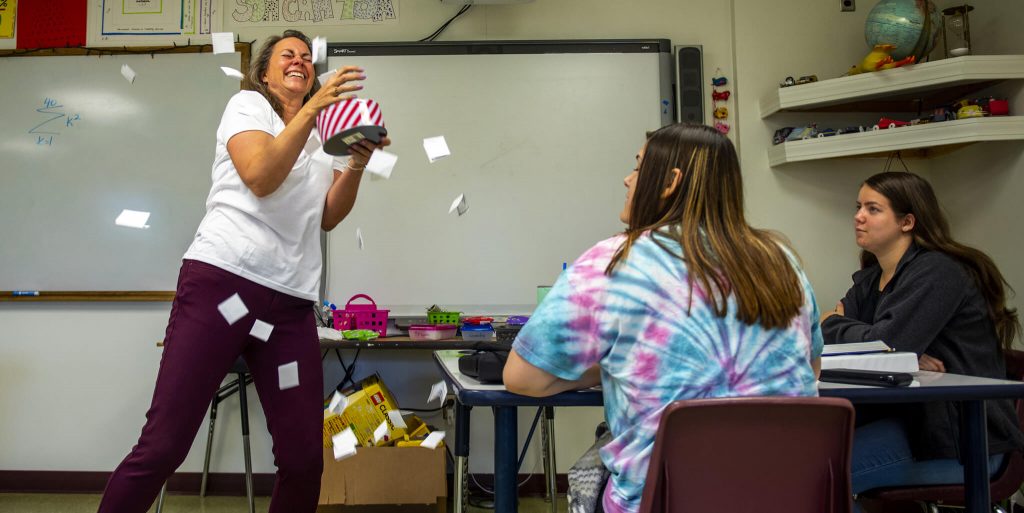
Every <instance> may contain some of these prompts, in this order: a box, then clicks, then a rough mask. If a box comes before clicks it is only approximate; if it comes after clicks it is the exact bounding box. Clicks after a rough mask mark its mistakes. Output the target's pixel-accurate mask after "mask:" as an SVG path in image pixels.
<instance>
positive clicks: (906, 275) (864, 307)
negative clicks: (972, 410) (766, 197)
mask: <svg viewBox="0 0 1024 513" xmlns="http://www.w3.org/2000/svg"><path fill="white" fill-rule="evenodd" d="M854 229H855V233H856V240H857V245H858V246H860V247H861V249H862V250H863V251H862V252H861V270H860V271H857V272H856V273H854V275H853V287H851V288H850V290H849V291H848V292H847V293H846V297H844V298H843V299H842V301H840V302H839V303H838V304H837V305H836V308H835V310H833V311H831V312H826V313H825V314H824V315H823V316H822V322H821V328H822V333H823V335H824V338H825V343H826V344H828V343H843V342H861V341H867V340H882V341H885V342H886V343H887V344H888V345H890V346H891V347H893V348H895V349H896V350H898V351H912V352H914V353H917V355H918V361H919V363H920V367H921V370H928V371H936V372H950V373H955V374H964V375H968V376H978V377H986V378H997V379H1006V367H1005V364H1004V362H1003V354H1002V352H1003V350H1004V349H1009V347H1010V345H1011V344H1012V342H1013V339H1014V337H1015V336H1016V335H1017V333H1018V332H1019V331H1020V323H1019V321H1018V319H1017V312H1016V309H1010V308H1007V307H1006V290H1007V289H1009V285H1008V284H1007V283H1006V281H1005V280H1004V279H1003V276H1002V274H1000V272H999V269H998V268H996V266H995V264H994V263H993V262H992V259H991V258H989V257H988V256H987V255H985V254H984V253H982V252H981V251H978V250H976V249H974V248H971V247H968V246H965V245H963V244H960V243H958V242H956V241H954V240H953V239H952V238H951V237H950V235H949V224H948V222H947V221H946V218H945V216H944V215H943V214H942V212H941V210H940V209H939V204H938V200H937V199H936V197H935V193H934V191H933V190H932V188H931V185H929V184H928V182H926V181H925V180H924V179H923V178H921V177H919V176H917V175H914V174H912V173H880V174H877V175H875V176H872V177H871V178H868V179H867V180H866V181H865V182H864V184H863V186H861V188H860V193H859V194H858V195H857V213H856V215H854ZM987 410H988V438H989V454H991V455H992V457H991V458H990V459H989V469H990V472H992V473H995V471H996V470H998V469H999V467H1000V465H1001V463H1002V460H1003V453H1006V452H1008V451H1011V450H1013V449H1016V448H1020V447H1022V446H1024V436H1022V435H1021V431H1020V428H1019V426H1018V424H1017V420H1016V414H1015V412H1014V409H1013V404H1012V403H1011V401H1009V400H1000V401H989V402H988V408H987ZM959 419H960V416H959V410H958V406H957V405H956V404H955V403H948V402H936V403H921V404H915V405H900V408H899V413H897V414H895V415H892V416H890V417H887V418H884V419H882V420H878V421H875V422H871V423H868V424H866V425H863V426H861V427H859V428H857V431H856V433H855V434H854V443H853V458H852V463H851V471H852V485H853V492H854V493H860V492H863V491H866V490H870V489H872V488H878V487H883V486H908V485H927V484H956V483H963V467H962V465H961V463H960V461H959V460H960V453H959V446H958V440H959V438H960V433H959V428H960V420H959ZM907 433H913V436H908V434H907Z"/></svg>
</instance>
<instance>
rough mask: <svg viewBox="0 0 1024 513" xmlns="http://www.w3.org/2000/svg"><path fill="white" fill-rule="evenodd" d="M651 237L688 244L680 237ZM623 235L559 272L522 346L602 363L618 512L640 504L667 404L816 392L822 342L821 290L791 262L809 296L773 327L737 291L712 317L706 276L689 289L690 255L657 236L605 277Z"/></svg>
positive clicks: (552, 356) (563, 359)
mask: <svg viewBox="0 0 1024 513" xmlns="http://www.w3.org/2000/svg"><path fill="white" fill-rule="evenodd" d="M655 236H657V237H659V239H660V240H661V241H662V242H663V244H665V246H666V247H667V248H668V249H670V250H672V252H674V253H676V254H681V253H682V250H681V248H680V245H679V242H678V241H675V240H673V239H671V238H669V237H666V236H663V235H660V234H658V235H655ZM623 240H624V237H623V236H621V235H620V236H616V237H613V238H611V239H608V240H605V241H602V242H600V243H598V244H597V245H596V246H594V247H593V248H591V249H590V250H588V251H587V252H586V253H584V254H583V255H582V256H581V257H580V258H579V259H578V260H577V261H576V262H575V263H574V264H573V265H572V266H571V267H570V268H569V269H568V270H566V271H565V272H563V273H562V276H561V277H560V278H559V279H558V281H557V282H556V283H555V285H554V287H553V288H552V289H551V292H549V293H548V295H547V298H546V299H545V300H544V302H543V303H541V304H540V305H539V306H538V307H537V310H536V311H535V312H534V315H533V316H532V317H531V318H530V321H529V322H528V323H527V324H526V326H525V327H524V328H523V329H522V331H521V332H520V333H519V336H518V337H517V338H516V341H515V346H514V347H515V350H516V352H517V353H518V354H519V355H520V356H521V357H523V358H524V359H525V360H526V361H527V362H529V363H530V364H532V365H534V366H535V367H538V368H540V369H543V370H545V371H547V372H549V373H551V374H553V375H555V376H557V377H559V378H562V379H566V380H576V379H579V378H580V377H581V376H582V375H583V373H584V371H585V370H587V369H588V368H590V367H591V366H593V365H595V364H598V363H599V364H600V365H601V371H602V372H601V384H602V388H603V396H604V407H605V418H606V419H607V421H608V425H609V427H610V428H611V432H612V436H613V439H612V441H611V442H610V443H609V444H608V445H606V446H605V447H604V448H603V449H602V450H601V458H602V460H603V461H604V464H605V466H606V467H608V469H609V470H610V471H611V474H612V478H611V482H610V483H609V484H610V485H611V486H610V487H609V490H608V491H607V493H606V495H605V500H604V503H605V507H606V510H609V511H610V513H616V512H619V511H623V512H631V511H637V510H638V509H639V507H640V497H641V496H642V494H643V486H644V480H645V479H646V476H647V465H648V461H649V460H650V455H651V449H652V448H653V446H654V435H655V433H656V432H657V430H658V422H659V421H660V420H661V414H662V411H663V410H664V409H665V407H666V406H667V405H668V404H669V403H671V402H673V401H677V400H680V399H697V398H709V397H733V396H759V395H786V396H801V395H802V396H813V395H817V393H818V392H817V388H816V386H815V378H814V372H813V370H812V369H811V365H810V360H811V358H816V357H818V356H821V350H822V337H821V329H820V328H819V326H818V322H817V319H818V309H817V306H816V305H815V302H814V292H813V291H812V289H811V286H810V284H809V283H808V281H807V278H806V276H804V273H803V271H802V270H800V268H799V266H797V265H796V263H795V261H794V262H793V265H794V267H795V268H796V269H797V275H798V276H799V279H800V281H801V283H802V285H803V288H804V305H803V307H802V308H801V310H800V314H799V315H798V316H797V317H795V318H794V319H793V321H792V323H791V324H790V326H789V327H788V328H786V329H765V328H763V327H761V326H760V325H753V326H750V325H745V324H743V323H742V322H741V321H739V320H738V319H736V317H735V313H736V301H735V299H734V298H730V299H729V305H728V314H727V315H726V316H725V317H724V318H720V317H716V316H715V312H714V309H713V306H712V305H711V304H710V303H709V302H708V297H707V295H706V294H705V293H704V291H703V289H702V288H701V287H700V285H699V283H694V285H693V291H692V293H691V292H690V290H689V285H688V278H687V276H688V273H687V269H686V265H685V264H684V262H683V261H682V260H681V259H680V258H678V257H677V256H674V255H672V254H670V253H669V252H667V251H666V250H665V249H662V248H661V247H660V246H658V245H657V244H656V243H655V242H654V241H653V240H652V237H651V236H649V235H644V236H642V237H640V238H639V239H637V241H636V242H635V243H634V245H633V247H632V248H631V250H630V253H629V256H628V258H627V259H626V260H625V262H624V263H620V264H619V266H618V267H617V268H616V270H615V272H614V273H613V274H612V276H610V277H609V276H606V275H605V274H604V270H605V267H607V265H608V263H609V262H610V261H611V258H612V255H613V254H614V253H615V251H616V249H618V247H619V246H620V245H621V244H622V242H623ZM759 271H761V272H770V270H766V269H761V270H759ZM691 296H692V297H691ZM691 299H692V304H690V303H691V301H690V300H691ZM688 305H689V310H688V309H687V306H688Z"/></svg>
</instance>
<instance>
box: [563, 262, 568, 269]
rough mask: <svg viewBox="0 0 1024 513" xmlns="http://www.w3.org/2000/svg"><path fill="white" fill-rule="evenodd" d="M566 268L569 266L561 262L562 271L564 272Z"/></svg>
mask: <svg viewBox="0 0 1024 513" xmlns="http://www.w3.org/2000/svg"><path fill="white" fill-rule="evenodd" d="M567 267H569V264H567V263H565V262H562V270H563V271H565V269H566V268H567Z"/></svg>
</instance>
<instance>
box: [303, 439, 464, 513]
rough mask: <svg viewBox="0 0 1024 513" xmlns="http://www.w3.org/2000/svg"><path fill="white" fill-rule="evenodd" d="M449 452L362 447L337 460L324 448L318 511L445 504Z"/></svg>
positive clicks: (440, 448)
mask: <svg viewBox="0 0 1024 513" xmlns="http://www.w3.org/2000/svg"><path fill="white" fill-rule="evenodd" d="M446 478H447V476H446V474H445V450H444V449H443V448H442V447H439V448H438V449H436V450H432V449H425V448H422V447H359V448H358V449H356V455H355V456H352V457H351V458H346V459H343V460H341V461H334V451H333V450H332V449H324V473H323V474H322V475H321V477H320V500H319V502H318V504H319V505H320V506H321V507H320V508H317V511H345V509H331V508H327V507H326V506H331V505H343V506H356V505H380V504H392V505H394V504H439V505H440V506H441V507H443V506H444V504H445V497H446V496H447V483H446Z"/></svg>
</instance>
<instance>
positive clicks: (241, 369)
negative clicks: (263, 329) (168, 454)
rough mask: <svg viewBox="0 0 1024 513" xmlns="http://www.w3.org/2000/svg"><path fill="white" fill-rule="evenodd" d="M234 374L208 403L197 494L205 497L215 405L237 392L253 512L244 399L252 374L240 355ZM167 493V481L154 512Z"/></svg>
mask: <svg viewBox="0 0 1024 513" xmlns="http://www.w3.org/2000/svg"><path fill="white" fill-rule="evenodd" d="M231 374H235V375H236V376H237V378H235V379H234V380H232V381H231V382H229V383H227V384H226V385H223V386H222V387H220V388H219V389H218V390H217V393H216V394H214V396H213V402H212V403H211V404H210V429H209V431H208V433H207V435H206V458H205V459H204V460H203V480H202V483H201V484H200V485H199V496H200V497H206V479H207V476H208V475H209V473H210V452H211V450H212V448H213V428H214V425H215V424H216V423H217V406H218V405H219V404H220V403H221V402H223V401H224V400H225V399H227V398H228V397H231V395H233V394H234V393H235V392H238V402H239V409H240V410H241V413H242V448H243V450H244V454H245V493H246V496H247V497H248V499H249V513H255V511H256V504H255V502H254V499H253V490H252V454H251V452H250V449H249V405H248V402H247V399H246V390H245V388H246V386H248V385H249V384H250V383H252V375H251V374H249V366H248V365H246V363H245V359H244V358H242V357H241V356H239V357H238V359H237V360H235V363H234V364H232V365H231V370H230V371H229V374H228V375H229V376H230V375H231ZM166 493H167V483H164V486H163V488H161V489H160V496H159V497H158V498H157V502H156V513H162V511H163V507H164V495H166Z"/></svg>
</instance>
